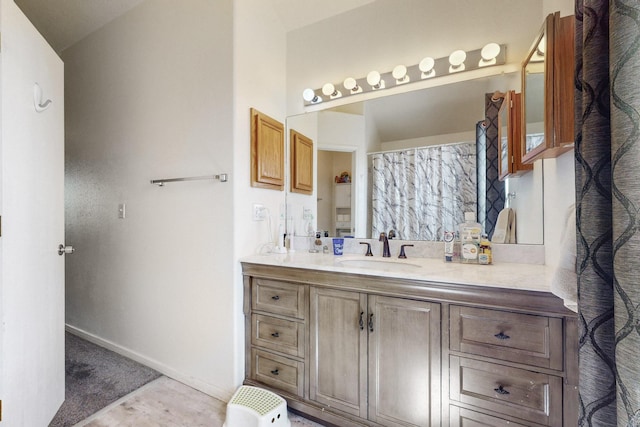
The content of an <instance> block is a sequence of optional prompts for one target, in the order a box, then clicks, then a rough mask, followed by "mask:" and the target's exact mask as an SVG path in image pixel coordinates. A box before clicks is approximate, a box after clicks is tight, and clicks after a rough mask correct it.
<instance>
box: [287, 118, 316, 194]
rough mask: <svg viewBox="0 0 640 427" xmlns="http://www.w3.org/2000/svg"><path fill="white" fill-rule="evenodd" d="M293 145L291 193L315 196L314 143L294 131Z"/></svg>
mask: <svg viewBox="0 0 640 427" xmlns="http://www.w3.org/2000/svg"><path fill="white" fill-rule="evenodd" d="M289 141H290V143H291V192H292V193H302V194H309V195H310V194H313V141H312V140H311V139H310V138H307V137H306V136H304V135H303V134H301V133H300V132H297V131H295V130H293V129H291V131H290V132H289Z"/></svg>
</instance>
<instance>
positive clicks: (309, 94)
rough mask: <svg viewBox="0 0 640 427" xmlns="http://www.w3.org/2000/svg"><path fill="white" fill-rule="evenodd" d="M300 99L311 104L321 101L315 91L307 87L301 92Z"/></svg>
mask: <svg viewBox="0 0 640 427" xmlns="http://www.w3.org/2000/svg"><path fill="white" fill-rule="evenodd" d="M302 99H304V100H305V101H307V102H311V103H313V104H316V103H318V102H321V101H322V99H320V97H319V96H317V95H316V93H315V91H314V90H313V89H310V88H307V89H305V90H304V91H303V92H302Z"/></svg>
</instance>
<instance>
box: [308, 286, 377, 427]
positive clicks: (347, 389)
mask: <svg viewBox="0 0 640 427" xmlns="http://www.w3.org/2000/svg"><path fill="white" fill-rule="evenodd" d="M366 304H367V301H366V296H365V295H363V294H359V293H356V292H343V291H336V290H327V289H317V288H311V307H310V315H311V319H310V329H311V331H310V340H311V342H310V347H311V355H310V356H311V357H310V390H309V396H310V398H311V400H315V401H316V402H318V403H320V404H322V405H326V406H327V407H332V408H335V409H338V410H341V411H344V412H347V413H349V414H353V415H356V416H359V417H362V418H366V416H367V406H366V404H367V395H366V393H367V365H366V361H367V354H366V351H367V350H366V349H367V329H366V327H365V326H366V321H365V315H366ZM360 319H362V322H360ZM361 325H362V326H361Z"/></svg>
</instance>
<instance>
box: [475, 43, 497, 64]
mask: <svg viewBox="0 0 640 427" xmlns="http://www.w3.org/2000/svg"><path fill="white" fill-rule="evenodd" d="M499 54H500V45H499V44H498V43H487V44H486V45H484V47H483V48H482V50H481V51H480V55H481V56H482V59H484V60H485V61H491V60H492V59H496V57H497V56H498V55H499Z"/></svg>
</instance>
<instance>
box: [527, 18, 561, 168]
mask: <svg viewBox="0 0 640 427" xmlns="http://www.w3.org/2000/svg"><path fill="white" fill-rule="evenodd" d="M545 37H546V47H545V58H544V89H543V90H544V95H543V99H544V102H543V103H544V114H543V117H544V141H543V142H542V143H541V144H540V145H538V146H537V147H535V148H534V149H532V150H531V151H527V108H526V99H527V65H528V64H529V62H530V61H531V58H532V57H533V55H534V54H535V53H536V51H537V49H538V45H539V44H540V42H541V41H542V39H544V38H545ZM554 38H555V31H554V15H553V14H550V15H548V16H547V18H546V19H545V21H544V24H543V25H542V28H541V29H540V32H539V33H538V36H537V37H536V39H535V41H534V42H533V44H532V45H531V49H529V54H528V55H527V57H526V58H525V60H524V61H523V62H522V85H521V88H522V108H521V111H522V119H521V120H522V122H521V127H522V136H521V141H520V147H521V148H520V151H521V153H522V163H530V162H533V161H534V160H536V159H537V158H538V157H539V155H540V154H542V153H543V152H544V151H545V150H547V149H549V148H552V147H553V96H552V95H553V55H554V52H553V48H554ZM550 93H551V96H549V94H550Z"/></svg>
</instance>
